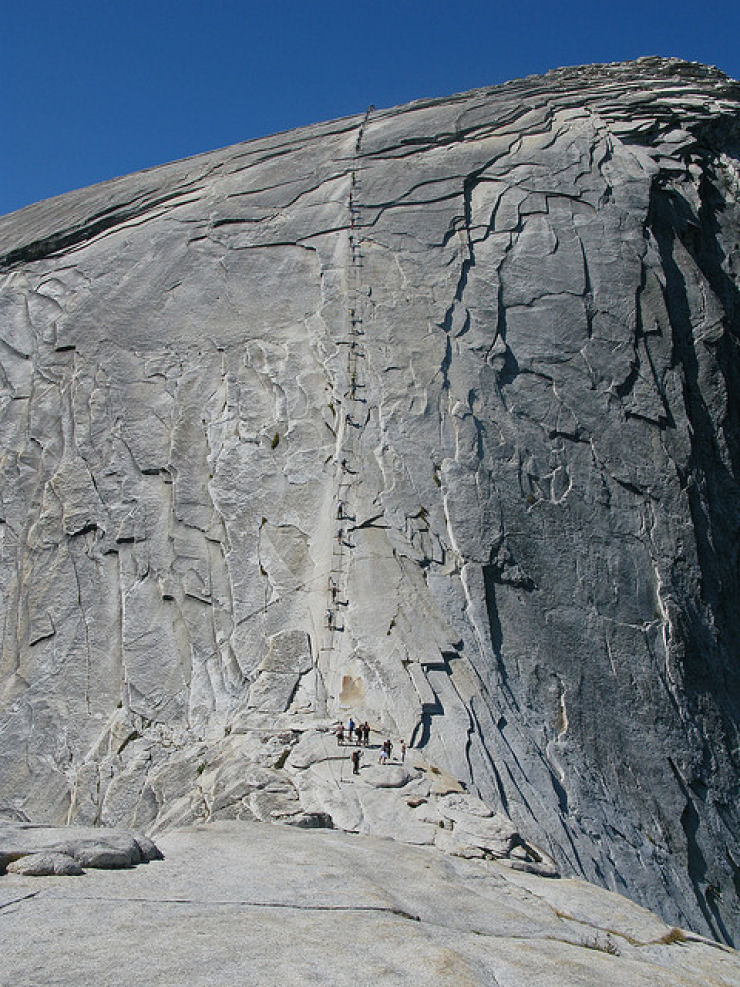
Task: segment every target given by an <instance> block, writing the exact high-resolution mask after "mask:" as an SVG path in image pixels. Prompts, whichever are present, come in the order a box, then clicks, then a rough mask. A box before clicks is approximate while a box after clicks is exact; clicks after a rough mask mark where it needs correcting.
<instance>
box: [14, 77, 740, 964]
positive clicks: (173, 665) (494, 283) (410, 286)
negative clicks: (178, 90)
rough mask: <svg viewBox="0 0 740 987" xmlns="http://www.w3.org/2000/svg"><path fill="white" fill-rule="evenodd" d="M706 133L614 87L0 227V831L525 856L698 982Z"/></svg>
mask: <svg viewBox="0 0 740 987" xmlns="http://www.w3.org/2000/svg"><path fill="white" fill-rule="evenodd" d="M739 132H740V87H738V84H737V83H734V82H732V81H731V80H728V79H727V78H726V77H725V76H723V75H722V73H720V72H718V71H717V70H715V69H709V68H706V67H703V66H698V65H693V64H688V63H683V62H678V61H674V60H661V59H642V60H640V61H638V62H634V63H628V64H617V65H611V66H592V67H587V68H580V69H564V70H559V71H557V72H552V73H549V74H548V75H546V76H542V77H532V78H528V79H525V80H519V81H516V82H511V83H508V84H506V85H504V86H499V87H496V88H495V89H490V90H477V91H474V92H471V93H467V94H463V95H460V96H455V97H452V98H450V99H438V100H421V101H418V102H416V103H412V104H409V105H408V106H403V107H398V108H395V109H391V110H378V111H376V110H370V111H368V113H366V114H364V115H361V116H358V117H351V118H346V119H343V120H338V121H334V122H331V123H326V124H320V125H317V126H313V127H308V128H305V129H302V130H299V131H294V132H291V133H286V134H281V135H277V136H275V137H271V138H265V139H261V140H257V141H252V142H249V143H246V144H242V145H237V146H235V147H232V148H228V149H225V150H221V151H216V152H213V153H209V154H205V155H201V156H198V157H196V158H191V159H188V160H186V161H181V162H176V163H174V164H171V165H167V166H163V167H161V168H156V169H152V170H150V171H147V172H143V173H141V174H137V175H132V176H128V177H126V178H121V179H116V180H114V181H112V182H107V183H105V184H103V185H99V186H95V187H93V188H90V189H85V190H82V191H79V192H73V193H70V194H68V195H65V196H62V197H60V198H58V199H53V200H50V201H47V202H42V203H39V204H37V205H35V206H31V207H28V208H27V209H24V210H21V211H20V212H18V213H15V214H13V215H10V216H8V217H5V218H2V219H0V263H1V264H2V267H1V269H0V452H1V457H2V458H1V459H0V468H1V477H2V478H1V479H0V497H1V502H0V608H1V609H2V628H3V637H2V653H1V655H0V809H4V810H5V811H6V813H7V814H8V815H11V814H15V817H16V818H22V817H23V816H24V815H25V816H26V817H27V818H29V819H33V820H34V821H35V822H38V821H40V822H47V823H54V824H58V823H64V822H73V823H76V824H79V825H100V824H103V825H107V826H111V825H124V826H132V827H137V828H139V829H145V830H147V831H149V832H161V831H162V830H165V829H167V828H170V827H173V826H177V825H183V824H186V823H190V822H192V821H193V820H201V819H203V820H210V819H213V820H216V819H221V818H223V819H245V820H249V819H255V818H257V819H261V820H273V821H275V820H278V821H280V820H283V821H286V820H291V819H292V820H293V821H294V822H295V823H297V824H300V825H308V824H316V822H317V821H318V822H319V823H326V822H327V820H328V821H331V824H332V825H334V826H335V827H337V828H343V829H347V830H351V831H356V832H364V833H371V834H374V835H383V836H394V837H396V838H398V839H405V840H407V842H412V843H425V842H431V841H432V840H434V841H435V842H438V843H439V844H440V845H441V844H445V845H444V846H442V845H441V849H444V850H446V851H447V852H452V853H456V852H460V851H462V852H465V853H466V854H468V853H480V854H489V855H493V856H498V855H501V854H505V855H506V856H507V859H509V861H510V863H512V865H513V864H517V863H519V864H522V865H526V866H536V865H537V860H536V859H535V856H540V860H541V862H542V866H543V867H546V868H552V869H554V868H555V866H557V868H558V869H559V870H560V871H561V872H562V873H564V874H573V875H578V876H581V877H585V878H587V879H589V880H591V881H594V882H596V883H599V884H601V885H603V886H604V887H606V888H610V889H612V890H618V891H621V892H622V893H624V894H626V895H628V896H630V897H631V898H633V899H634V900H635V901H637V902H639V903H641V904H644V905H648V906H650V907H652V908H654V909H656V910H657V911H658V912H659V913H660V914H661V915H662V916H663V917H664V918H665V919H666V920H667V921H668V922H670V923H671V924H677V925H684V926H687V927H690V928H693V929H695V930H696V931H698V932H700V933H702V934H706V935H710V936H712V937H715V938H717V939H720V940H724V941H727V942H733V941H734V937H736V936H737V935H738V934H740V905H739V904H738V898H737V893H736V891H737V887H738V886H739V885H740V871H739V870H738V867H740V827H739V825H738V806H739V805H740V799H739V798H738V796H739V794H740V792H739V791H738V787H739V786H738V781H739V779H740V772H739V771H738V750H739V749H740V736H739V731H738V714H739V713H740V691H739V689H738V685H739V683H738V676H739V666H738V651H739V646H740V611H739V610H738V606H737V601H738V600H739V599H740V538H739V528H740V491H739V490H738V478H737V464H738V457H739V456H740V421H739V416H740V405H739V404H738V401H739V396H740V386H739V383H740V382H739V381H738V372H739V368H740V363H739V362H738V352H737V349H738V335H739V333H740V297H739V296H738V284H737V271H738V264H739V263H740V246H738V243H739V241H740V204H739V201H738V200H739V195H740V136H739ZM349 715H354V717H355V719H356V720H357V719H361V720H365V719H367V720H368V721H369V722H370V723H371V726H372V728H373V731H374V732H373V743H374V744H377V743H378V742H379V741H381V740H382V739H384V738H385V737H391V738H392V739H393V742H394V744H395V745H396V752H398V748H399V744H400V741H401V740H402V739H405V740H406V742H407V743H409V745H410V746H411V748H412V751H413V754H414V756H415V758H416V760H413V759H412V758H410V759H409V760H410V761H411V762H412V763H411V765H410V768H409V771H408V778H406V777H405V776H402V775H401V774H398V775H387V776H386V780H385V781H384V780H383V779H382V777H381V780H380V782H378V777H377V776H378V770H379V768H380V767H382V766H378V765H377V764H376V761H377V750H376V749H374V750H372V751H371V752H369V753H367V754H366V756H365V762H364V763H365V765H366V767H365V768H363V770H362V771H361V773H360V777H359V780H357V781H356V782H355V781H352V779H351V778H350V772H351V766H350V765H349V761H348V759H347V752H344V753H343V755H342V757H341V758H339V757H338V751H337V747H336V742H335V741H334V739H333V737H332V736H331V733H330V732H329V731H330V728H331V724H332V723H333V722H335V721H337V720H339V719H344V720H345V721H346V719H347V718H348V716H349ZM371 765H372V771H371V770H370V767H371ZM396 767H398V765H395V766H393V768H392V770H395V769H396ZM363 775H364V777H363ZM365 777H366V778H367V781H366V780H364V778H365ZM390 779H393V783H392V784H389V780H390ZM395 782H398V784H395ZM463 789H466V790H467V793H468V794H469V795H470V796H476V797H479V798H480V799H481V800H482V801H483V803H484V805H485V806H486V807H488V809H487V811H490V812H491V813H492V814H493V815H492V816H489V817H486V816H479V817H477V818H479V819H480V822H479V824H478V825H477V827H476V826H475V825H474V823H473V822H472V820H473V819H474V818H476V815H475V813H473V812H467V814H465V813H464V812H463V810H460V812H463V815H462V816H460V815H458V816H457V817H455V816H454V815H449V813H448V815H447V816H444V814H443V813H442V812H441V808H440V806H439V803H440V802H443V801H444V799H445V798H446V797H447V796H448V795H449V794H454V793H455V792H458V793H459V792H461V791H462V790H463ZM419 799H422V800H427V801H421V802H418V800H419ZM412 803H417V804H416V805H412ZM425 813H426V815H425ZM492 818H493V819H494V821H493V822H490V821H487V820H490V819H492ZM430 819H431V820H432V821H430ZM435 820H436V821H435ZM440 822H441V823H442V825H441V826H440V825H439V823H440ZM483 824H485V825H483ZM432 832H434V836H431V835H430V833H432ZM456 834H457V835H456ZM515 836H516V839H515V838H514V837H515ZM517 840H521V841H522V844H523V845H524V847H525V848H524V849H523V850H522V847H521V846H520V845H518V843H517ZM527 847H528V848H529V849H526V848H527ZM518 854H523V855H524V859H519V857H518V856H517V855H518ZM553 862H554V863H553ZM656 982H657V981H656Z"/></svg>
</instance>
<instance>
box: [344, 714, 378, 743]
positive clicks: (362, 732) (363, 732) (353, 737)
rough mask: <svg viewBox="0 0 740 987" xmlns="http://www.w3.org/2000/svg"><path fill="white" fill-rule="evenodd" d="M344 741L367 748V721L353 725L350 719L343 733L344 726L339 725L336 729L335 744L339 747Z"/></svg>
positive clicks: (368, 727) (368, 738)
mask: <svg viewBox="0 0 740 987" xmlns="http://www.w3.org/2000/svg"><path fill="white" fill-rule="evenodd" d="M345 740H346V741H347V742H348V743H350V744H353V743H354V744H362V746H363V747H367V745H368V744H369V743H370V724H369V723H368V722H367V721H365V723H355V721H354V720H353V719H352V718H351V717H350V721H349V724H348V726H347V729H346V731H345V729H344V724H343V723H340V724H339V726H338V727H337V744H339V746H340V747H341V746H342V744H343V743H344V741H345Z"/></svg>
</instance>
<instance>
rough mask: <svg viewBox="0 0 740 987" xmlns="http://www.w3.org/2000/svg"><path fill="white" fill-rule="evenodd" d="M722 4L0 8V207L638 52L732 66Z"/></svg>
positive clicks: (737, 57) (234, 3)
mask: <svg viewBox="0 0 740 987" xmlns="http://www.w3.org/2000/svg"><path fill="white" fill-rule="evenodd" d="M739 39H740V2H738V0H725V2H717V0H704V2H703V3H700V4H699V3H695V2H693V3H689V2H688V0H673V2H669V0H653V2H650V0H647V2H645V0H643V2H640V3H637V2H634V0H621V2H620V3H585V2H581V0H578V2H576V0H573V2H568V0H564V2H562V3H552V2H543V0H528V2H527V0H524V2H522V0H508V2H507V3H500V2H498V0H457V2H455V0H446V2H443V0H423V2H421V0H389V2H386V0H374V2H373V0H343V2H339V0H313V2H308V0H262V2H260V3H256V2H252V0H241V2H238V0H210V2H196V0H179V2H178V3H175V2H172V0H146V2H144V0H95V2H93V0H66V2H65V0H36V2H34V3H33V4H24V3H21V2H20V0H1V2H0V73H1V76H2V79H3V93H2V98H1V99H0V214H3V213H6V212H10V211H12V210H14V209H18V208H20V207H22V206H24V205H26V204H28V203H30V202H34V201H36V200H38V199H43V198H48V197H49V196H52V195H57V194H59V193H61V192H65V191H68V190H70V189H73V188H80V187H82V186H85V185H90V184H92V183H93V182H97V181H102V180H104V179H106V178H112V177H113V176H115V175H121V174H127V173H128V172H131V171H136V170H138V169H140V168H146V167H150V166H152V165H156V164H162V163H164V162H166V161H172V160H174V159H176V158H180V157H184V156H186V155H189V154H196V153H198V152H200V151H207V150H212V149H213V148H216V147H223V146H225V145H228V144H233V143H236V142H237V141H241V140H247V139H249V138H251V137H259V136H262V135H264V134H269V133H273V132H275V131H278V130H285V129H288V128H291V127H297V126H300V125H302V124H306V123H313V122H315V121H318V120H326V119H330V118H332V117H337V116H343V115H346V114H350V113H357V112H361V111H363V110H364V109H365V108H366V107H367V105H368V104H369V103H374V104H375V105H376V106H379V107H380V106H392V105H395V104H397V103H402V102H407V101H409V100H411V99H416V98H418V97H421V96H441V95H449V94H452V93H455V92H461V91H463V90H466V89H471V88H474V87H476V86H487V85H493V84H496V83H498V82H505V81H506V80H507V79H511V78H516V77H519V76H523V75H528V74H531V73H539V72H545V71H547V70H548V69H550V68H555V67H557V66H559V65H575V64H581V63H584V62H600V61H617V60H621V59H628V58H636V57H638V56H640V55H646V54H663V55H677V56H679V57H682V58H687V59H691V60H696V61H702V62H709V63H711V64H714V65H718V66H719V67H720V68H721V69H723V70H724V71H725V72H727V73H728V74H729V75H732V76H734V77H735V78H737V77H739V76H740V44H739Z"/></svg>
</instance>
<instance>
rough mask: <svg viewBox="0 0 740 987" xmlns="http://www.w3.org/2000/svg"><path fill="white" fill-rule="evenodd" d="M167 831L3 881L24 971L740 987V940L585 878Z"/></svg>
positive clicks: (17, 961)
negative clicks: (666, 916) (140, 847)
mask: <svg viewBox="0 0 740 987" xmlns="http://www.w3.org/2000/svg"><path fill="white" fill-rule="evenodd" d="M162 846H163V847H164V849H165V854H166V859H165V861H164V863H161V864H157V865H156V866H151V867H136V868H132V869H130V870H125V871H118V872H116V873H115V874H112V873H110V872H107V871H103V870H98V871H88V872H87V874H86V875H85V877H84V878H81V879H79V880H76V881H73V880H70V879H69V878H68V877H64V878H61V877H60V878H56V877H46V878H39V877H25V876H22V875H18V874H15V873H13V874H9V875H7V877H6V878H3V881H2V882H0V923H1V925H2V930H3V974H4V976H5V978H6V982H7V983H12V984H38V983H43V984H60V985H61V984H69V983H74V984H76V985H80V987H87V985H91V987H92V985H97V984H101V983H105V984H121V983H146V984H151V985H158V987H159V985H161V987H170V985H171V984H182V983H187V984H203V985H210V984H213V983H214V982H215V983H258V984H267V985H273V984H281V985H282V984H285V985H288V987H301V985H302V984H307V983H330V984H332V985H336V987H354V985H355V984H363V985H365V984H383V985H386V984H387V985H389V987H400V985H416V984H418V983H420V982H426V983H428V982H430V979H431V981H433V982H434V983H435V984H445V985H450V987H461V985H464V987H480V985H486V987H488V985H491V984H500V985H502V987H503V985H507V987H519V985H522V984H537V985H542V987H635V985H636V984H649V985H650V987H689V985H691V987H708V985H712V987H734V985H736V984H737V983H738V981H739V980H740V957H738V955H737V953H736V952H735V951H734V950H731V949H729V948H727V947H726V946H719V945H718V944H717V943H714V942H712V941H710V940H706V939H704V938H702V937H700V936H696V935H694V934H692V933H687V932H682V931H681V930H679V929H675V928H671V927H670V926H668V925H666V924H665V923H663V922H661V921H660V920H659V919H658V918H657V917H656V916H655V915H652V914H651V913H650V912H648V911H646V910H645V909H644V908H640V907H639V906H638V905H635V904H633V903H632V902H630V901H627V900H626V899H625V898H623V897H621V896H620V895H616V894H613V893H612V892H609V891H604V890H603V889H602V888H597V887H594V886H593V885H589V884H586V883H585V882H582V881H574V880H564V881H551V880H547V879H545V878H542V877H534V876H532V875H530V874H520V873H516V872H515V871H511V870H509V869H507V868H502V867H501V866H500V864H498V863H496V862H488V861H482V860H460V859H455V858H451V857H444V856H442V855H441V854H438V853H434V851H430V850H429V849H427V848H425V847H409V846H403V845H401V844H399V843H397V842H391V841H389V840H378V839H373V838H372V837H364V836H361V837H350V836H348V835H347V834H345V833H338V832H321V833H306V832H302V831H300V830H295V829H294V830H290V829H287V828H283V827H279V826H261V825H259V824H256V823H251V824H250V823H214V824H212V825H208V826H198V827H193V828H187V829H183V830H172V831H170V832H169V833H166V834H164V836H163V841H162ZM39 943H43V949H39ZM132 943H135V948H132ZM122 971H125V974H124V975H122Z"/></svg>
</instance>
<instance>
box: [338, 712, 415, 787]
mask: <svg viewBox="0 0 740 987" xmlns="http://www.w3.org/2000/svg"><path fill="white" fill-rule="evenodd" d="M336 736H337V744H338V745H339V746H340V747H341V746H342V745H343V744H344V742H345V740H346V741H347V742H348V743H350V744H357V745H358V746H357V747H356V748H355V750H353V751H352V754H351V755H350V757H351V759H352V774H355V775H358V774H359V773H360V762H361V760H362V751H361V750H360V749H359V747H360V745H361V746H362V747H367V746H368V745H369V743H370V724H369V723H368V722H367V721H365V722H364V723H355V721H354V720H353V719H352V718H351V717H350V721H349V723H348V725H347V728H346V730H345V727H344V723H340V724H339V725H338V726H337V730H336ZM392 752H393V744H392V742H391V739H390V737H389V738H388V739H387V740H384V741H383V745H382V747H381V749H380V753H379V755H378V763H379V764H387V763H388V761H389V760H390V757H391V754H392ZM405 757H406V744H405V743H402V744H401V758H400V759H401V762H402V763H403V761H404V760H405Z"/></svg>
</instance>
